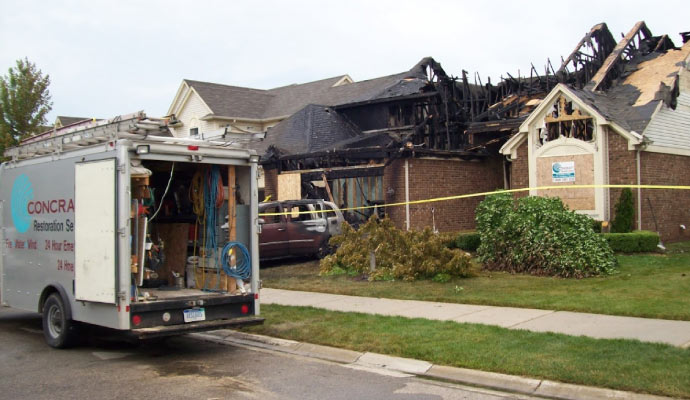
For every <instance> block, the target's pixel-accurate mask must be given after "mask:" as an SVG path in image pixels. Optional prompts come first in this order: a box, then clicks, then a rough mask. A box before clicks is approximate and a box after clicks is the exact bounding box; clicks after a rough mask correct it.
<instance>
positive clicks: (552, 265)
mask: <svg viewBox="0 0 690 400" xmlns="http://www.w3.org/2000/svg"><path fill="white" fill-rule="evenodd" d="M476 219H477V231H478V232H479V235H480V238H481V243H480V245H479V248H478V249H477V250H478V253H479V256H480V260H481V261H482V262H483V263H484V267H485V268H487V269H490V270H502V271H509V272H520V273H529V274H533V275H551V276H560V277H566V278H571V277H574V278H583V277H587V276H593V275H599V274H607V273H611V272H613V270H614V267H615V265H616V258H615V256H614V254H613V251H612V250H611V248H610V247H609V245H608V243H607V242H606V240H605V239H604V238H603V237H602V236H601V235H599V234H597V233H595V232H594V230H593V229H592V222H591V219H590V218H589V217H587V216H584V215H580V214H576V213H575V212H573V211H569V210H568V209H567V208H566V207H565V206H564V205H563V203H562V202H561V200H560V199H558V198H548V197H537V196H530V197H523V198H520V199H518V200H517V202H516V201H514V200H513V197H512V196H511V195H510V194H508V193H500V194H495V195H490V196H487V197H486V199H484V201H482V202H481V203H480V204H479V206H478V207H477V213H476Z"/></svg>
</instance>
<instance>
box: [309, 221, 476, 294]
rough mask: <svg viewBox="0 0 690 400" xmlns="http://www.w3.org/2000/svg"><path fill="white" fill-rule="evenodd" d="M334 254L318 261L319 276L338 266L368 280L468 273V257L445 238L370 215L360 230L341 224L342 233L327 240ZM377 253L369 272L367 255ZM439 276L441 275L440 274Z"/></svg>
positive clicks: (455, 275) (423, 277) (443, 277)
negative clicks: (453, 248) (452, 246)
mask: <svg viewBox="0 0 690 400" xmlns="http://www.w3.org/2000/svg"><path fill="white" fill-rule="evenodd" d="M329 243H330V244H331V245H332V246H334V247H337V250H336V251H335V253H333V254H331V255H329V256H327V257H325V258H324V259H322V260H321V264H320V269H321V275H332V274H333V271H338V269H339V268H340V269H344V270H347V271H348V273H349V274H358V275H367V276H368V279H369V280H370V281H371V280H392V279H402V280H405V281H413V280H416V279H431V278H434V277H437V280H438V279H441V280H444V279H446V278H447V277H446V276H444V275H448V276H449V277H466V276H469V274H470V256H469V255H468V254H467V253H465V252H463V251H460V250H451V249H449V248H448V247H447V246H446V243H445V242H444V237H443V236H441V235H438V234H435V233H433V232H432V231H431V229H429V228H427V229H424V230H423V231H409V232H405V231H402V230H400V229H397V228H396V227H395V226H394V225H393V222H391V220H390V219H388V218H384V219H382V220H379V219H378V218H376V217H372V218H370V219H369V221H367V222H366V223H365V224H364V225H362V226H361V227H360V228H359V230H355V229H354V228H352V227H351V226H350V225H348V224H343V233H342V234H341V235H337V236H334V237H332V238H331V240H330V242H329ZM372 252H373V253H374V254H375V255H376V270H375V271H370V270H369V268H370V254H371V253H372ZM439 275H440V277H439Z"/></svg>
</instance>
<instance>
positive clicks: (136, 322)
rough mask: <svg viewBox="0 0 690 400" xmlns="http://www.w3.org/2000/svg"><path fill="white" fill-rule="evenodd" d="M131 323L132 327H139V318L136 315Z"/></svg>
mask: <svg viewBox="0 0 690 400" xmlns="http://www.w3.org/2000/svg"><path fill="white" fill-rule="evenodd" d="M132 323H133V324H134V326H139V324H141V317H140V316H138V315H135V316H133V317H132Z"/></svg>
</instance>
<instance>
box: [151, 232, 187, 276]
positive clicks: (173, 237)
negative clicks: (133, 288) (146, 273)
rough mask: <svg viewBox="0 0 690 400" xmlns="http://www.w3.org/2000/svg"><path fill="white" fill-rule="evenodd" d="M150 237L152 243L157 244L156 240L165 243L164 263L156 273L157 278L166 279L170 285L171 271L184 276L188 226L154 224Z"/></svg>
mask: <svg viewBox="0 0 690 400" xmlns="http://www.w3.org/2000/svg"><path fill="white" fill-rule="evenodd" d="M151 236H152V239H153V242H154V243H158V238H160V239H162V240H163V242H164V243H165V249H164V252H165V263H164V264H163V265H162V266H161V267H160V268H159V269H158V271H156V272H158V276H159V278H161V279H167V280H168V282H169V283H170V284H171V285H172V284H174V283H175V280H174V279H173V275H172V272H173V271H174V272H177V273H179V274H182V275H183V276H184V272H185V267H186V265H187V239H188V236H189V224H181V223H174V224H156V225H155V227H154V229H153V235H151Z"/></svg>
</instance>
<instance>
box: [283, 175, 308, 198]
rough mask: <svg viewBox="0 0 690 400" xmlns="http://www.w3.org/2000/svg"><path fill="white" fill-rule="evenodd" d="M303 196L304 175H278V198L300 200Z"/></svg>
mask: <svg viewBox="0 0 690 400" xmlns="http://www.w3.org/2000/svg"><path fill="white" fill-rule="evenodd" d="M301 198H302V175H300V174H280V175H278V200H281V201H282V200H299V199H301Z"/></svg>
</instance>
